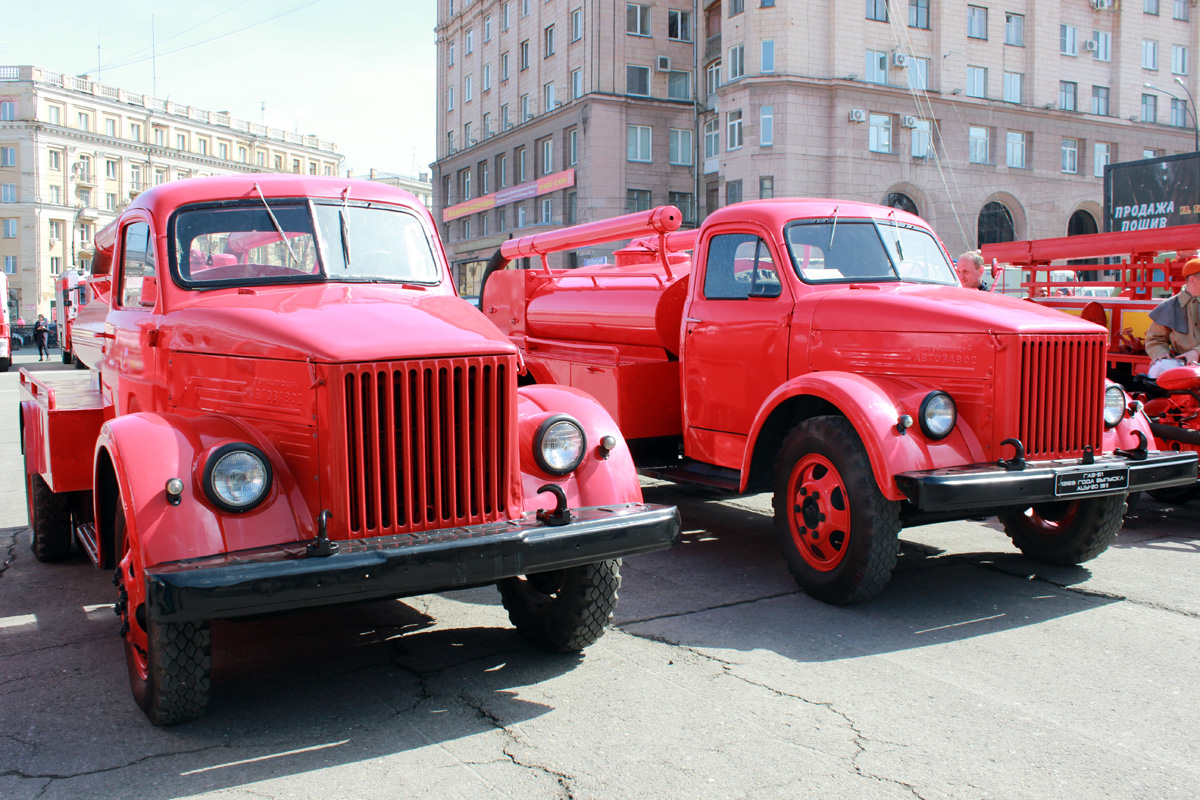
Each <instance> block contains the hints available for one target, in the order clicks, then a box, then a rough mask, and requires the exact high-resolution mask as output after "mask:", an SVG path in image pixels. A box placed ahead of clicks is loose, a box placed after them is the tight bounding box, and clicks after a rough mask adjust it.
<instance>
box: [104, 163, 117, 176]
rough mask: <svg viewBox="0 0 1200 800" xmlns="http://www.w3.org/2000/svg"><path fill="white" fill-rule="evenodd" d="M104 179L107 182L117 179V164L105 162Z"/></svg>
mask: <svg viewBox="0 0 1200 800" xmlns="http://www.w3.org/2000/svg"><path fill="white" fill-rule="evenodd" d="M104 177H105V178H108V179H109V180H116V179H117V162H115V161H110V160H105V162H104Z"/></svg>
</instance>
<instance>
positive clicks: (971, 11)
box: [967, 6, 988, 39]
mask: <svg viewBox="0 0 1200 800" xmlns="http://www.w3.org/2000/svg"><path fill="white" fill-rule="evenodd" d="M987 37H988V35H987V9H986V8H983V7H982V6H967V38H969V39H986V38H987Z"/></svg>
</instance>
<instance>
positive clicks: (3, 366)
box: [0, 358, 12, 372]
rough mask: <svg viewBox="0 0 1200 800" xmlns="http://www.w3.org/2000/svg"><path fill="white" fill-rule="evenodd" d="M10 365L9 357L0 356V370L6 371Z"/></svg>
mask: <svg viewBox="0 0 1200 800" xmlns="http://www.w3.org/2000/svg"><path fill="white" fill-rule="evenodd" d="M11 366H12V359H11V358H0V372H8V368H9V367H11Z"/></svg>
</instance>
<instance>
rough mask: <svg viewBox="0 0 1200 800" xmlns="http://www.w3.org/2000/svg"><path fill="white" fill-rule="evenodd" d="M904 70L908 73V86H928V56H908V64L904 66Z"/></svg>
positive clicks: (912, 87)
mask: <svg viewBox="0 0 1200 800" xmlns="http://www.w3.org/2000/svg"><path fill="white" fill-rule="evenodd" d="M904 71H905V72H906V73H907V74H908V88H910V89H920V90H925V89H928V88H929V59H928V58H917V57H916V56H909V57H908V64H907V65H906V66H905V67H904Z"/></svg>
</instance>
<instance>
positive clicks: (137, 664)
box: [113, 504, 211, 725]
mask: <svg viewBox="0 0 1200 800" xmlns="http://www.w3.org/2000/svg"><path fill="white" fill-rule="evenodd" d="M118 506H119V504H118ZM114 528H115V530H114V534H115V540H116V543H117V552H118V553H119V554H120V556H121V560H120V562H119V563H118V564H117V573H116V575H115V576H114V578H113V583H115V584H116V586H117V605H116V612H117V614H118V615H119V616H120V617H121V638H122V640H124V642H125V664H126V666H127V667H128V668H129V688H130V689H131V690H132V691H133V699H134V700H135V701H136V702H137V704H138V707H139V708H141V709H142V711H143V712H144V713H145V714H146V717H147V718H149V720H150V722H152V723H153V724H155V725H174V724H175V723H177V722H187V721H188V720H192V719H195V718H196V717H199V716H200V715H201V714H203V713H204V708H205V706H207V705H208V687H209V666H210V662H211V659H210V655H209V650H210V638H209V630H208V624H207V623H193V622H180V623H165V622H156V621H155V620H153V619H149V618H148V617H149V615H148V614H147V613H146V582H145V577H144V574H143V572H142V564H141V559H140V558H138V556H137V553H136V551H135V549H134V548H133V546H132V543H131V542H130V541H129V539H128V537H126V536H125V514H124V513H123V512H122V511H121V509H120V508H119V507H118V509H117V519H116V524H115V526H114Z"/></svg>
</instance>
